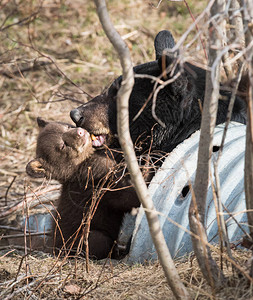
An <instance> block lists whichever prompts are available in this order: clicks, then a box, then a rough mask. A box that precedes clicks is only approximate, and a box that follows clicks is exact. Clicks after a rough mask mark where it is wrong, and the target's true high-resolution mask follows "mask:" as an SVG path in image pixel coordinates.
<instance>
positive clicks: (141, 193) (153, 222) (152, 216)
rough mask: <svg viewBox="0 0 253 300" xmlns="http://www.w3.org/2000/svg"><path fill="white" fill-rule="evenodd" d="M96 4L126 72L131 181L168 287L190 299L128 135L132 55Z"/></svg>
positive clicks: (121, 95)
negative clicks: (146, 220)
mask: <svg viewBox="0 0 253 300" xmlns="http://www.w3.org/2000/svg"><path fill="white" fill-rule="evenodd" d="M94 2H95V4H96V6H97V12H98V16H99V19H100V22H101V24H102V26H103V28H104V31H105V33H106V35H107V36H108V38H109V40H110V41H111V43H112V44H113V46H114V48H115V49H116V50H117V52H118V55H119V57H120V62H121V66H122V69H123V80H122V83H121V88H120V90H119V92H118V95H117V116H118V118H117V126H118V134H119V140H120V144H121V147H122V149H123V151H124V155H125V159H126V162H127V166H128V169H129V171H130V174H131V179H132V181H133V184H134V186H135V189H136V192H137V194H138V197H139V199H140V201H141V203H142V205H143V207H144V208H145V209H147V210H149V211H148V212H146V216H147V219H148V223H149V228H150V233H151V236H152V239H153V243H154V245H155V247H156V250H157V253H158V257H159V260H160V262H161V265H162V267H163V270H164V272H165V275H166V278H167V280H168V283H169V285H170V287H171V289H172V291H173V293H174V295H175V297H176V298H177V299H190V296H189V294H188V292H187V290H186V288H185V287H184V285H183V284H182V282H181V280H180V277H179V275H178V273H177V270H176V268H175V265H174V263H173V260H172V258H171V255H170V252H169V250H168V248H167V245H166V242H165V239H164V236H163V233H162V230H161V228H160V224H159V219H158V216H157V214H156V213H155V208H154V205H153V202H152V199H151V198H150V196H149V193H148V190H147V186H146V183H145V181H144V178H143V176H142V174H141V171H140V169H139V166H138V162H137V159H136V156H135V152H134V147H133V143H132V140H131V136H130V132H129V112H128V100H129V97H130V94H131V91H132V87H133V85H134V74H133V67H132V62H131V57H130V53H129V50H128V48H127V46H126V44H125V43H124V42H123V40H122V39H121V37H120V35H119V34H118V32H117V31H116V30H115V28H114V27H113V24H112V23H111V21H110V18H109V15H108V12H107V8H106V4H105V1H104V0H94Z"/></svg>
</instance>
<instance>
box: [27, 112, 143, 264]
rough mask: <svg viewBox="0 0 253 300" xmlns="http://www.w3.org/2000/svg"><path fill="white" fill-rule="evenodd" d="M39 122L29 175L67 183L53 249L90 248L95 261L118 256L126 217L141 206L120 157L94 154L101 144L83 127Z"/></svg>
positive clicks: (64, 188)
mask: <svg viewBox="0 0 253 300" xmlns="http://www.w3.org/2000/svg"><path fill="white" fill-rule="evenodd" d="M37 122H38V125H39V129H40V133H39V136H38V140H37V149H36V159H34V160H32V161H30V162H29V163H28V165H27V167H26V170H27V173H28V174H29V175H30V176H32V177H47V178H52V179H56V180H58V181H59V182H60V183H61V184H62V190H61V195H60V199H59V203H58V207H57V213H56V214H55V219H56V220H55V222H54V224H53V228H52V235H53V237H52V240H53V246H54V249H56V250H58V251H59V250H61V251H63V252H64V253H70V252H71V253H73V251H76V250H78V251H86V250H87V249H88V251H89V256H90V258H95V259H102V258H106V257H107V256H108V255H109V254H112V257H113V256H114V252H113V251H112V249H113V247H114V241H116V240H117V237H118V234H119V230H120V226H121V223H122V219H123V216H124V214H125V213H126V212H130V211H131V209H132V208H133V207H138V206H139V205H140V203H139V200H138V197H137V195H136V193H135V190H134V188H133V187H132V184H131V181H130V177H129V176H128V175H124V173H125V167H124V166H123V164H121V165H120V164H116V162H115V159H114V157H117V161H119V157H120V156H121V154H120V153H119V152H115V151H114V152H113V153H112V152H111V151H110V150H109V149H108V150H106V149H101V150H96V151H94V148H93V145H94V142H95V143H96V140H94V139H95V138H94V137H92V136H90V134H89V133H88V132H87V131H86V130H84V129H83V128H76V127H73V126H71V125H69V124H65V123H59V122H46V121H44V120H43V119H40V118H38V120H37ZM89 220H91V222H90V226H89ZM87 241H88V243H87ZM84 245H86V246H84ZM87 245H88V246H87ZM87 247H88V248H87ZM86 253H87V252H86Z"/></svg>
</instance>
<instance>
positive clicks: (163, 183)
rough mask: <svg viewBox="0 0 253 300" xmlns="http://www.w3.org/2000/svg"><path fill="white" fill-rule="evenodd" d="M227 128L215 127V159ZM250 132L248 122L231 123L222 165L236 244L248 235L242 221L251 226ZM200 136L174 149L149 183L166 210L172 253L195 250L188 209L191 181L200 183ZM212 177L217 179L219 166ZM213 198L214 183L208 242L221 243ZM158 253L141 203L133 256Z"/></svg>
mask: <svg viewBox="0 0 253 300" xmlns="http://www.w3.org/2000/svg"><path fill="white" fill-rule="evenodd" d="M223 131H224V125H219V126H217V127H216V129H215V133H214V142H213V145H214V147H213V159H215V158H216V157H217V153H218V150H219V147H220V144H221V140H222V135H223ZM245 133H246V126H245V125H242V124H239V123H234V122H233V123H231V124H230V125H229V130H228V132H227V136H226V140H225V146H224V149H223V153H222V156H221V159H220V162H219V167H218V169H219V176H220V184H221V200H222V203H223V205H224V217H225V220H226V226H227V230H228V237H229V241H230V242H231V243H232V242H237V241H238V240H239V239H240V238H241V237H242V235H243V231H242V230H241V228H240V226H241V227H243V228H244V229H245V230H246V231H247V216H246V213H245V210H246V205H245V194H244V152H245ZM199 135H200V132H199V131H198V132H196V133H194V134H193V135H192V136H191V137H190V138H189V139H187V140H185V141H184V142H183V143H182V144H180V145H178V147H177V148H176V149H174V150H173V152H172V153H170V154H169V156H168V157H167V158H166V160H165V162H164V163H163V165H162V167H161V168H160V169H159V171H158V172H157V174H156V175H155V177H154V178H153V180H152V182H151V183H150V186H149V192H150V195H151V197H152V199H153V202H154V205H155V207H156V209H157V211H158V212H159V213H160V216H159V219H160V224H161V226H162V230H163V233H164V236H165V239H166V241H167V245H168V247H169V250H170V252H171V255H172V257H179V256H182V255H184V254H186V253H189V252H190V251H192V243H191V237H190V235H189V232H187V231H186V230H185V229H187V230H190V228H189V219H188V210H189V205H190V201H191V191H190V188H189V184H190V183H194V178H195V174H196V166H197V155H198V143H199ZM212 178H213V181H214V175H213V170H212ZM213 198H214V197H213V189H212V186H211V183H210V184H209V188H208V195H207V209H206V229H207V235H208V241H209V242H212V243H216V242H217V241H218V227H217V221H216V212H215V206H214V201H213ZM226 210H227V211H226ZM228 212H229V213H228ZM230 214H231V215H233V217H231V215H230ZM234 219H236V221H237V222H238V223H239V224H240V226H238V224H236V222H235V220H234ZM156 258H157V254H156V251H155V248H154V245H153V243H152V240H151V237H150V234H149V229H148V224H147V220H146V216H145V213H144V211H143V209H142V208H140V210H139V213H138V215H137V218H136V223H135V229H134V233H133V237H132V242H131V248H130V253H129V255H128V259H127V261H128V262H130V263H135V262H144V261H145V260H154V259H156Z"/></svg>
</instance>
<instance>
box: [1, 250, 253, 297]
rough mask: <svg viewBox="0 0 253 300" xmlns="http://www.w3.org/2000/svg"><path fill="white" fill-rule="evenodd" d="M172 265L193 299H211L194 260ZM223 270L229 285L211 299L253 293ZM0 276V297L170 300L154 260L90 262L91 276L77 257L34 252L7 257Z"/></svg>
mask: <svg viewBox="0 0 253 300" xmlns="http://www.w3.org/2000/svg"><path fill="white" fill-rule="evenodd" d="M233 255H234V257H235V259H238V260H239V263H240V265H241V266H242V265H245V263H246V259H247V255H245V252H242V251H238V250H237V251H233ZM216 259H217V260H218V257H216ZM21 261H22V266H21V267H20V262H21ZM113 264H114V265H113ZM176 266H177V269H178V272H179V274H180V277H181V278H182V280H183V282H184V284H185V285H186V286H187V288H188V290H189V292H190V294H191V295H192V297H193V298H194V299H214V297H213V295H212V291H211V289H210V287H209V286H208V285H207V284H206V282H205V281H204V279H203V276H202V274H201V272H200V271H199V268H198V264H197V262H196V258H195V257H190V258H188V259H187V260H185V261H177V262H176ZM224 271H225V274H226V275H227V277H228V284H227V286H224V288H223V289H222V290H221V291H217V292H216V299H231V300H232V299H250V296H251V293H252V289H251V287H250V285H249V283H248V282H247V281H246V280H245V278H244V277H243V276H241V275H238V274H236V272H235V270H234V271H233V270H232V268H231V266H225V268H224ZM0 274H1V283H0V295H1V299H20V298H21V297H24V298H25V297H29V296H31V298H32V299H33V298H34V299H37V298H39V299H64V298H68V299H108V300H109V299H173V295H172V292H171V290H170V289H169V287H168V284H167V282H166V280H165V277H164V275H163V271H162V268H161V266H160V265H159V263H157V262H155V263H152V264H146V265H145V266H143V265H142V266H141V265H134V266H128V265H125V264H124V263H118V262H111V263H110V262H105V261H101V262H100V263H95V262H91V263H90V272H89V273H86V271H85V261H83V260H81V259H79V260H76V261H75V260H74V259H73V260H67V261H66V260H56V259H54V258H52V257H46V255H44V256H43V255H41V254H40V255H36V254H33V255H29V256H28V257H27V261H25V259H23V260H22V258H21V256H20V255H16V254H12V255H8V256H6V257H5V259H1V263H0Z"/></svg>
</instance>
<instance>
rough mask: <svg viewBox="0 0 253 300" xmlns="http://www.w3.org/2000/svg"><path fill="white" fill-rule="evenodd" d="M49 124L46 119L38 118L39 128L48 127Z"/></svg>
mask: <svg viewBox="0 0 253 300" xmlns="http://www.w3.org/2000/svg"><path fill="white" fill-rule="evenodd" d="M48 123H49V122H48V121H46V120H44V119H42V118H40V117H38V118H37V124H38V126H39V128H44V127H46V125H47V124H48Z"/></svg>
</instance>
